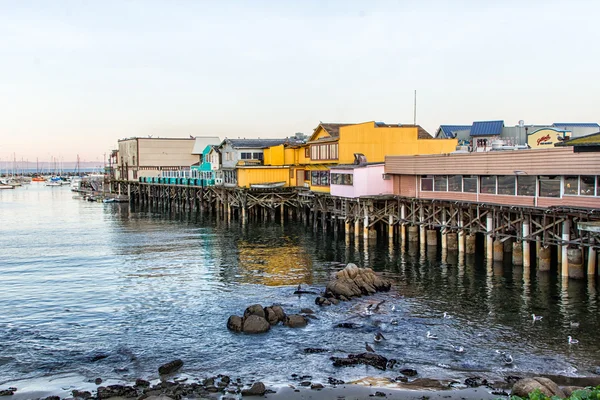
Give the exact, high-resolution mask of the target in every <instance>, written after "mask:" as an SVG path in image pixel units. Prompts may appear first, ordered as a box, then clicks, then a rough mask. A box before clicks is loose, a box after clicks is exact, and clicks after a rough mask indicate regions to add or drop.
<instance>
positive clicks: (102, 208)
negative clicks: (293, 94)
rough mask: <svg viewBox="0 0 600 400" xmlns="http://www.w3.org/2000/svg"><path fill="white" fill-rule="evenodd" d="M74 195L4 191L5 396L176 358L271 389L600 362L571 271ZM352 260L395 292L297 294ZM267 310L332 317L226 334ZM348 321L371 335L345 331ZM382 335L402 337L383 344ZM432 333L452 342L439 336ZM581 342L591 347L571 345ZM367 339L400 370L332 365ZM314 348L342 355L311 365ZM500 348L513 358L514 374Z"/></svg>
mask: <svg viewBox="0 0 600 400" xmlns="http://www.w3.org/2000/svg"><path fill="white" fill-rule="evenodd" d="M72 197H73V194H72V193H71V192H70V191H69V189H68V188H64V187H45V186H43V185H37V184H32V185H29V186H25V187H22V188H17V189H14V190H8V191H0V249H1V250H0V253H1V254H0V255H1V257H0V279H1V280H0V315H1V316H2V317H1V318H0V388H4V387H6V386H8V385H11V384H13V383H14V382H15V381H19V382H18V383H19V385H20V386H21V387H22V386H23V382H27V381H28V380H31V381H40V380H42V381H44V380H46V381H47V382H50V381H51V380H53V379H59V378H60V377H64V376H70V377H72V378H71V381H75V383H72V385H74V386H72V387H77V382H84V381H88V380H93V379H94V378H96V377H102V378H103V379H104V380H107V379H108V380H115V381H122V382H129V383H131V382H132V381H133V380H135V379H136V378H138V377H141V378H145V379H154V378H157V368H158V366H159V365H161V364H162V363H165V362H168V361H170V360H172V359H174V358H182V359H183V360H184V362H185V366H184V369H183V370H182V374H183V375H187V376H190V377H207V376H212V375H215V374H218V373H224V374H230V375H231V376H233V377H240V378H244V379H249V378H257V379H261V380H263V381H265V382H267V383H272V384H285V383H288V382H290V379H291V378H290V376H291V374H293V373H297V374H300V375H311V376H312V377H313V380H314V381H320V382H326V381H327V377H329V376H332V377H336V378H338V379H342V380H346V381H348V380H352V379H357V378H362V377H365V376H369V375H372V376H388V377H395V376H397V375H398V372H397V369H398V368H401V367H404V366H406V367H414V368H416V369H417V370H418V371H419V374H420V376H423V377H433V378H461V377H466V376H472V375H483V376H498V377H502V376H505V375H509V374H510V375H518V374H520V373H545V374H563V375H570V376H581V375H590V371H591V370H593V369H594V368H595V367H596V366H597V365H598V360H599V359H600V343H599V342H598V341H597V338H596V332H597V327H598V326H600V320H599V319H600V317H599V313H598V302H599V300H600V299H599V296H598V287H597V284H596V283H595V282H593V281H592V282H588V281H570V282H569V286H568V287H563V286H562V284H561V282H560V281H559V280H557V279H556V275H557V274H556V271H552V272H551V273H549V274H540V275H539V276H538V275H536V272H535V270H533V271H532V272H531V273H529V272H527V271H524V270H523V268H513V267H512V266H510V265H509V264H504V265H492V266H486V264H485V263H484V262H483V261H482V260H479V259H473V258H467V259H466V260H465V265H464V266H463V265H461V266H458V265H457V264H456V260H454V262H453V260H451V259H449V261H448V263H447V264H444V263H441V262H440V261H439V260H440V255H439V254H424V255H423V256H419V255H415V256H411V255H409V254H400V253H399V252H398V251H397V250H392V251H390V249H389V248H388V246H387V242H386V241H385V240H383V241H381V242H382V243H379V244H378V245H376V246H370V247H368V248H367V249H366V251H365V247H364V246H363V244H362V243H359V244H358V246H355V245H354V243H351V244H350V246H348V247H347V246H346V244H345V242H344V238H343V236H341V237H340V238H339V240H338V239H335V238H333V235H330V234H327V235H324V234H323V233H322V232H320V231H319V232H313V231H312V229H310V228H307V227H305V226H303V225H302V224H298V223H293V224H285V225H281V224H279V223H262V222H261V223H257V224H250V225H249V226H246V227H242V226H241V225H240V224H238V223H237V222H232V223H231V224H230V225H228V224H227V223H226V222H223V221H219V220H215V219H212V218H209V217H208V216H195V215H193V216H190V215H187V214H184V215H179V214H171V215H163V214H159V213H155V212H149V211H137V210H132V209H130V206H129V205H128V204H114V203H113V204H102V203H89V202H84V201H81V200H77V199H73V198H72ZM347 262H354V263H356V264H358V265H359V266H370V267H372V268H374V269H375V270H376V271H378V272H380V273H382V274H383V275H384V276H385V277H387V278H389V279H392V280H393V281H394V289H393V290H392V291H391V292H389V293H380V294H377V295H376V296H373V297H371V298H363V299H360V300H354V301H351V302H346V303H343V304H340V305H338V306H332V307H326V308H322V309H318V307H317V306H315V305H314V296H302V297H299V296H296V295H293V291H294V290H295V288H296V286H297V285H298V284H299V283H303V284H304V285H305V288H312V289H313V290H321V289H323V288H324V285H325V284H326V282H327V280H328V277H329V275H330V274H331V273H332V272H333V271H336V270H338V269H339V268H340V263H347ZM375 300H376V301H379V300H386V303H384V305H383V306H382V309H383V310H382V312H381V313H379V314H374V315H372V316H370V317H360V316H359V314H360V313H361V312H362V311H363V310H364V308H365V305H366V304H367V302H369V301H375ZM254 303H260V304H263V305H265V306H266V305H271V304H281V305H282V306H283V307H284V309H285V310H286V312H288V313H294V312H298V311H299V310H300V308H302V307H309V308H312V309H314V310H315V311H316V316H317V318H318V319H316V320H312V321H311V323H310V324H309V325H308V327H306V328H304V329H290V328H285V327H282V326H276V327H274V328H273V329H272V330H271V331H270V332H269V333H267V334H265V335H259V336H251V335H243V334H234V333H231V332H229V331H227V329H226V321H227V318H228V317H229V316H230V315H232V314H236V315H241V314H242V313H243V311H244V309H245V307H247V306H248V305H251V304H254ZM392 306H394V307H395V309H396V310H395V311H392V310H391V307H392ZM444 311H446V312H448V313H449V314H450V315H451V316H452V318H450V319H444V318H443V317H442V314H443V312H444ZM532 313H535V314H536V315H543V316H544V317H543V319H542V321H539V322H535V323H534V322H533V321H532V318H531V314H532ZM392 319H396V320H397V321H398V324H397V325H392V324H390V321H391V320H392ZM344 321H351V322H355V323H359V324H361V325H362V327H361V328H360V329H357V330H348V329H340V328H335V327H334V325H335V324H337V323H339V322H344ZM573 321H577V322H579V323H580V326H579V327H578V328H573V327H571V326H570V322H573ZM378 330H380V331H382V332H383V333H384V335H385V336H386V337H387V341H385V342H383V343H381V344H376V345H373V340H372V338H373V335H374V333H375V332H377V331H378ZM427 331H431V332H432V333H434V334H436V335H437V336H438V337H439V339H438V340H431V339H426V337H425V335H426V332H427ZM567 335H571V336H573V337H575V338H577V339H579V341H580V343H579V344H578V345H568V343H567ZM365 342H370V343H371V344H372V345H373V346H374V347H375V348H376V350H377V352H378V353H380V354H382V355H384V356H386V357H388V358H395V359H397V360H398V362H399V364H398V367H396V368H395V370H392V371H385V372H383V371H377V370H374V369H372V368H371V367H365V366H359V367H354V368H334V367H333V366H332V363H331V361H330V360H329V357H331V356H332V355H335V356H344V355H346V354H348V353H357V352H363V351H364V343H365ZM450 345H462V346H464V347H465V350H466V351H465V353H462V354H458V353H455V352H454V351H452V348H451V346H450ZM307 347H318V348H325V349H328V350H330V352H329V353H323V354H305V353H304V351H303V349H305V348H307ZM495 350H500V351H509V352H510V353H511V354H512V355H513V357H514V359H515V361H514V364H513V365H510V366H506V365H504V364H503V363H502V361H501V360H500V357H499V356H498V354H497V353H496V352H495ZM23 380H25V381H23ZM19 385H18V386H19ZM48 385H50V384H49V383H48ZM48 387H50V386H48Z"/></svg>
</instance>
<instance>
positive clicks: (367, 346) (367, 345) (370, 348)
mask: <svg viewBox="0 0 600 400" xmlns="http://www.w3.org/2000/svg"><path fill="white" fill-rule="evenodd" d="M365 349H367V351H368V352H369V353H375V350H374V349H373V348H372V347H371V346H370V345H369V343H367V342H365Z"/></svg>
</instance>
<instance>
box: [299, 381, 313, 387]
mask: <svg viewBox="0 0 600 400" xmlns="http://www.w3.org/2000/svg"><path fill="white" fill-rule="evenodd" d="M311 383H312V382H311V381H302V382H300V384H299V385H300V386H310V385H311Z"/></svg>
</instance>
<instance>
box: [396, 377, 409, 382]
mask: <svg viewBox="0 0 600 400" xmlns="http://www.w3.org/2000/svg"><path fill="white" fill-rule="evenodd" d="M393 380H394V381H395V382H408V378H407V377H406V376H404V375H400V376H397V377H395V378H394V379H393Z"/></svg>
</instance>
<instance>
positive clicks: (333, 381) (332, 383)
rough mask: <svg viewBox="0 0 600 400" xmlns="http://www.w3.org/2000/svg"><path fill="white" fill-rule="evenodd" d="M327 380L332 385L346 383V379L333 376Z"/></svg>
mask: <svg viewBox="0 0 600 400" xmlns="http://www.w3.org/2000/svg"><path fill="white" fill-rule="evenodd" d="M327 382H329V384H330V385H343V384H344V383H345V382H344V381H342V380H340V379H335V378H332V377H331V376H330V377H329V378H327Z"/></svg>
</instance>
